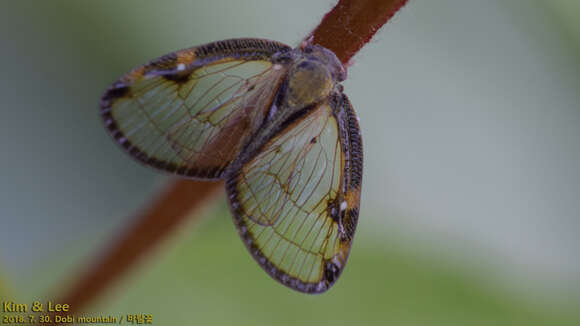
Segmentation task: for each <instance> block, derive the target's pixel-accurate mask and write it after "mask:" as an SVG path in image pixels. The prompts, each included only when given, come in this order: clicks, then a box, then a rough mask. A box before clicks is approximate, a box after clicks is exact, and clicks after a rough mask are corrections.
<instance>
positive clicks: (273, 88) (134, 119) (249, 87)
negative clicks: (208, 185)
mask: <svg viewBox="0 0 580 326" xmlns="http://www.w3.org/2000/svg"><path fill="white" fill-rule="evenodd" d="M290 50H291V48H290V47H288V46H287V45H284V44H282V43H278V42H274V41H269V40H261V39H232V40H225V41H218V42H213V43H209V44H205V45H201V46H197V47H192V48H189V49H185V50H181V51H177V52H173V53H170V54H167V55H164V56H162V57H160V58H157V59H155V60H152V61H151V62H149V63H148V64H145V65H143V66H140V67H137V68H135V69H133V70H132V71H131V72H129V73H127V74H125V75H124V76H122V77H121V78H119V79H118V80H117V81H116V82H114V83H113V84H112V85H111V86H110V87H109V89H107V91H106V92H105V93H104V94H103V96H102V98H101V102H100V107H101V111H100V112H101V116H102V118H103V121H104V123H105V126H106V128H107V130H108V132H109V133H110V134H111V136H112V137H113V138H114V139H115V141H116V142H117V143H118V144H119V145H121V147H122V148H124V149H125V150H126V151H127V152H128V153H129V154H130V155H131V156H133V157H134V158H136V159H137V160H139V161H140V162H142V163H144V164H146V165H149V166H153V167H155V168H157V169H160V170H164V171H167V172H170V173H175V174H179V175H183V176H187V177H192V178H201V179H216V178H221V177H222V175H223V173H224V171H225V170H226V168H227V167H228V165H229V164H230V163H231V161H232V160H233V159H235V158H236V157H237V155H238V154H239V151H240V150H241V148H242V147H243V145H244V142H246V141H248V140H249V137H250V134H249V133H250V131H251V130H253V129H255V128H256V124H258V123H261V122H262V121H263V119H264V117H265V115H266V114H267V110H268V109H269V106H270V105H271V103H272V101H273V100H274V96H275V94H276V93H277V89H278V87H279V86H280V83H281V80H282V78H283V76H284V74H285V71H284V69H280V67H276V68H277V69H273V66H272V63H271V61H270V59H271V57H272V55H273V54H275V53H277V52H286V51H290Z"/></svg>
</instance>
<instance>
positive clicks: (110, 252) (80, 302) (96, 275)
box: [58, 179, 224, 311]
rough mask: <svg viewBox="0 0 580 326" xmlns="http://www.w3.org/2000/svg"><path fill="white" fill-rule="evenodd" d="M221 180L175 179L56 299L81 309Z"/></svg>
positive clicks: (198, 205)
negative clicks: (66, 290)
mask: <svg viewBox="0 0 580 326" xmlns="http://www.w3.org/2000/svg"><path fill="white" fill-rule="evenodd" d="M223 188H224V186H223V182H199V181H190V180H185V179H184V180H177V181H174V182H172V183H171V184H169V185H168V186H167V187H166V189H164V191H163V192H162V193H160V194H159V195H158V197H157V198H156V199H155V200H154V201H153V203H151V204H150V205H149V206H148V207H146V208H145V209H144V210H143V211H142V212H141V214H137V219H136V220H135V221H134V223H133V224H131V225H130V226H129V227H128V228H127V229H125V230H124V231H123V232H121V234H120V235H119V237H118V238H117V241H115V242H114V243H113V244H112V246H110V247H109V248H107V249H106V250H105V251H104V254H103V255H102V256H101V257H100V258H99V259H97V262H96V263H95V264H94V265H91V266H88V268H87V269H86V270H84V271H83V272H82V273H81V274H80V275H79V277H78V279H77V280H76V282H74V283H73V284H72V285H71V287H70V288H69V290H68V292H66V293H65V294H64V295H63V296H62V297H61V298H60V299H59V300H58V302H61V303H67V304H70V305H71V311H80V310H82V309H84V308H85V307H86V306H87V305H88V304H89V303H90V302H91V301H92V300H93V299H95V298H96V297H98V295H99V294H101V293H103V292H104V291H105V290H106V289H107V288H108V287H110V286H111V285H112V284H113V283H114V282H115V281H118V280H119V278H120V277H121V276H122V275H123V274H124V273H125V272H126V271H128V270H129V269H130V267H132V266H134V265H136V264H137V262H138V261H139V259H140V258H142V257H143V256H145V255H146V254H147V253H149V252H151V251H152V250H153V249H154V248H155V247H156V246H158V245H159V243H160V242H161V241H162V240H163V239H164V238H166V237H168V236H169V235H171V234H172V232H173V231H174V230H175V229H176V228H177V226H179V225H180V224H181V223H182V222H184V220H185V217H187V216H190V214H191V213H193V212H194V210H195V209H199V208H201V207H202V206H203V204H204V203H207V202H208V201H211V199H212V198H214V197H217V196H216V195H217V194H220V193H221V192H222V191H223Z"/></svg>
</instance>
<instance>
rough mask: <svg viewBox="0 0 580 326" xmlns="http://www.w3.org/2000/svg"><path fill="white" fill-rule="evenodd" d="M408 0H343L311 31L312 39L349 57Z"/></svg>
mask: <svg viewBox="0 0 580 326" xmlns="http://www.w3.org/2000/svg"><path fill="white" fill-rule="evenodd" d="M406 2H407V0H339V1H338V4H336V6H335V7H334V8H333V9H332V10H331V11H330V12H328V13H327V14H326V15H325V16H324V18H323V19H322V21H321V22H320V25H318V27H316V29H315V30H314V31H313V32H312V34H311V35H310V36H311V37H312V38H313V39H312V42H313V43H316V44H320V45H322V46H324V47H325V48H328V49H330V50H332V51H333V52H334V53H335V54H336V56H337V57H338V58H339V59H340V61H341V62H342V63H344V64H347V63H348V61H349V60H350V59H351V58H352V57H353V56H354V55H355V54H356V53H357V52H358V51H359V50H360V49H361V48H362V47H363V46H364V45H365V44H366V43H368V41H370V39H371V38H372V37H373V35H375V33H376V32H377V31H378V30H379V29H380V28H381V26H383V25H384V24H385V23H386V22H387V21H388V20H389V19H390V18H391V17H393V15H394V14H395V13H396V12H397V11H398V10H399V9H400V8H401V7H402V6H403V5H404V4H405V3H406Z"/></svg>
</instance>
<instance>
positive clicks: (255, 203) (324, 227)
mask: <svg viewBox="0 0 580 326" xmlns="http://www.w3.org/2000/svg"><path fill="white" fill-rule="evenodd" d="M361 153H362V150H361V140H360V133H359V128H358V122H357V120H356V117H355V115H354V112H353V111H352V108H351V107H350V103H349V102H348V99H347V98H346V96H344V95H342V94H341V95H336V96H333V97H331V98H330V99H329V100H328V102H326V103H324V104H322V105H319V106H318V107H316V108H314V109H313V110H311V111H310V112H308V113H306V114H304V115H303V116H301V117H299V118H297V119H295V121H292V122H291V123H289V124H287V126H286V127H285V128H283V129H282V131H280V132H279V133H278V134H277V135H275V136H274V137H273V138H272V139H270V140H269V141H268V142H267V143H266V144H265V145H264V146H263V147H262V148H261V150H260V151H259V153H258V154H256V155H255V156H254V157H252V158H248V159H247V162H245V163H244V164H242V165H241V168H239V170H238V171H235V172H233V173H232V175H231V176H229V177H228V181H227V192H228V196H229V200H230V205H231V208H232V212H233V215H234V221H235V224H236V226H237V228H238V231H239V233H240V236H241V237H242V240H243V241H244V242H245V244H246V247H247V248H248V249H249V251H250V253H251V254H252V256H253V257H254V258H255V259H256V261H257V262H258V263H259V264H260V265H261V266H262V267H263V268H264V270H265V271H266V272H267V273H268V274H270V276H272V277H273V278H274V279H276V280H278V281H280V282H281V283H283V284H284V285H286V286H288V287H291V288H293V289H295V290H298V291H301V292H307V293H320V292H324V291H326V290H327V289H328V288H329V287H330V286H331V285H332V284H333V283H334V282H335V281H336V279H337V278H338V276H339V275H340V273H341V272H342V269H343V268H344V266H345V264H346V260H347V258H348V254H349V251H350V247H351V243H352V238H353V235H354V231H355V227H356V222H357V219H358V207H359V198H360V197H359V194H360V182H361V176H362V154H361ZM242 155H243V154H242Z"/></svg>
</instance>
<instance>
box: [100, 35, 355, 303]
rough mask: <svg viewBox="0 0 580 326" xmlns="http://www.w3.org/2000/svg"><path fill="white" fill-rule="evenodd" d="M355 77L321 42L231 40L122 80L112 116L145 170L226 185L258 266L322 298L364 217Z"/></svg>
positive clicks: (108, 115) (168, 58) (112, 125)
mask: <svg viewBox="0 0 580 326" xmlns="http://www.w3.org/2000/svg"><path fill="white" fill-rule="evenodd" d="M345 78H346V72H345V69H344V67H343V66H342V64H341V63H340V61H339V60H338V59H337V58H336V56H335V55H334V53H332V52H331V51H330V50H328V49H325V48H323V47H321V46H318V45H305V46H303V47H299V48H296V49H292V48H290V47H288V46H286V45H284V44H281V43H278V42H273V41H268V40H259V39H233V40H226V41H219V42H214V43H209V44H205V45H201V46H198V47H193V48H190V49H186V50H182V51H178V52H174V53H170V54H168V55H165V56H163V57H160V58H158V59H155V60H153V61H151V62H150V63H148V64H146V65H143V66H141V67H138V68H136V69H134V70H133V71H131V72H129V73H127V74H126V75H124V76H122V77H121V78H120V79H119V80H117V81H116V82H115V83H113V85H111V87H110V88H109V89H108V90H107V91H106V92H105V94H104V95H103V97H102V99H101V116H102V117H103V120H104V123H105V126H106V128H107V130H108V131H109V133H110V134H111V135H112V137H113V138H114V139H115V140H116V141H117V143H119V144H120V145H121V146H122V147H123V148H124V149H125V150H126V151H127V152H129V154H131V155H132V156H133V157H134V158H136V159H137V160H139V161H141V162H142V163H144V164H146V165H150V166H153V167H155V168H157V169H160V170H163V171H166V172H170V173H174V174H177V175H181V176H184V177H190V178H194V179H204V180H211V179H225V180H226V191H227V195H228V200H229V203H230V208H231V211H232V215H233V218H234V223H235V225H236V227H237V228H238V231H239V234H240V236H241V238H242V240H243V241H244V243H245V245H246V247H247V248H248V250H249V251H250V253H251V254H252V256H253V257H254V258H255V260H256V261H257V262H258V263H259V264H260V265H261V266H262V268H263V269H264V270H265V271H266V272H267V273H268V274H269V275H270V276H272V277H273V278H274V279H276V280H278V281H280V282H281V283H282V284H284V285H286V286H288V287H290V288H293V289H295V290H298V291H302V292H306V293H321V292H324V291H326V290H327V289H328V288H329V287H330V286H331V285H332V284H334V282H335V281H336V280H337V278H338V277H339V275H340V273H341V272H342V270H343V268H344V266H345V264H346V261H347V258H348V255H349V251H350V247H351V244H352V239H353V235H354V231H355V228H356V224H357V220H358V208H359V199H360V189H361V188H360V187H361V177H362V144H361V137H360V131H359V126H358V119H357V117H356V115H355V113H354V110H353V109H352V107H351V105H350V102H349V100H348V98H347V97H346V95H345V94H343V92H342V86H341V85H340V84H339V83H340V82H341V81H343V80H344V79H345Z"/></svg>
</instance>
